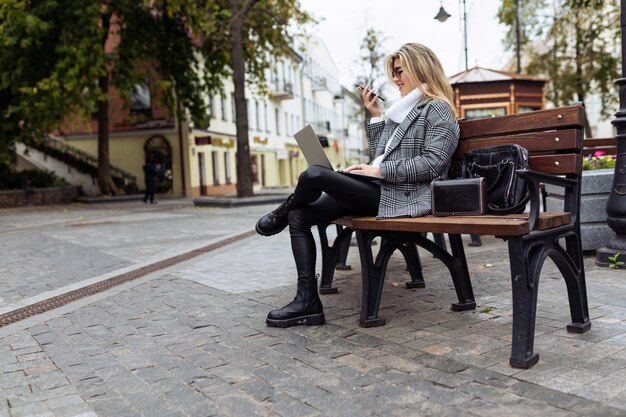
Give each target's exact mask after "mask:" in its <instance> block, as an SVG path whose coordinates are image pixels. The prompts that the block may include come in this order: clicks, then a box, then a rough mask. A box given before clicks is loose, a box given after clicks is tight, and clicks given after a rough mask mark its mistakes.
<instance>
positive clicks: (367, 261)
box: [356, 230, 395, 327]
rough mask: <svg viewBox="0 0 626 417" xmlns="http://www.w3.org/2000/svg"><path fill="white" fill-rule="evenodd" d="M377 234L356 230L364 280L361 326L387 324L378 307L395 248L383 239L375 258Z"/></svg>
mask: <svg viewBox="0 0 626 417" xmlns="http://www.w3.org/2000/svg"><path fill="white" fill-rule="evenodd" d="M376 236H377V234H376V233H374V232H370V231H363V230H357V231H356V240H357V244H358V245H359V257H360V258H361V276H362V280H363V286H362V289H363V294H362V297H361V317H360V318H359V326H361V327H376V326H382V325H384V324H385V319H383V318H379V317H378V308H379V307H380V299H381V296H382V292H383V282H384V279H385V269H386V268H387V262H388V261H389V258H390V257H391V254H392V253H393V251H394V250H395V248H391V244H390V242H389V240H388V239H383V240H382V243H381V247H380V250H379V251H378V255H377V256H376V260H374V254H373V252H372V241H373V240H374V239H375V238H376Z"/></svg>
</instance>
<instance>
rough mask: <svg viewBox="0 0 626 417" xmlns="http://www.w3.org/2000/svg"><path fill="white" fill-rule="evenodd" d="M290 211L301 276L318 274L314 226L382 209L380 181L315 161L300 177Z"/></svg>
mask: <svg viewBox="0 0 626 417" xmlns="http://www.w3.org/2000/svg"><path fill="white" fill-rule="evenodd" d="M293 194H294V195H293V199H292V201H291V203H292V204H293V206H294V207H295V208H293V209H292V210H291V211H290V212H289V234H290V236H291V250H292V252H293V257H294V260H295V261H296V270H297V273H298V278H300V277H302V278H307V279H311V278H313V277H314V276H315V260H316V250H315V240H314V239H313V234H312V233H311V227H312V226H315V225H318V224H321V223H328V222H331V221H333V220H335V219H337V218H339V217H341V216H345V215H348V214H360V215H369V216H373V215H376V213H378V203H379V201H380V185H379V184H377V183H376V182H373V181H371V180H366V179H363V180H361V179H358V178H354V177H352V176H349V175H345V174H342V173H339V172H335V171H333V170H331V169H329V168H325V167H322V166H319V165H312V166H310V167H309V168H308V169H307V170H306V171H304V172H303V173H302V174H300V178H299V179H298V184H297V185H296V189H295V191H294V193H293Z"/></svg>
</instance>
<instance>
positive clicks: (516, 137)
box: [449, 106, 585, 179]
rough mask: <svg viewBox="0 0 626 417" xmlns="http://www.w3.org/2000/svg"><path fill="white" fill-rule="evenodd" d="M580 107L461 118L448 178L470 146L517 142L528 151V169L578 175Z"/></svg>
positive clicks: (580, 129)
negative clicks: (474, 118) (459, 137)
mask: <svg viewBox="0 0 626 417" xmlns="http://www.w3.org/2000/svg"><path fill="white" fill-rule="evenodd" d="M584 117H585V116H584V110H583V108H582V107H581V106H567V107H559V108H556V109H549V110H540V111H534V112H528V113H519V114H514V115H511V116H500V117H490V118H485V119H477V120H463V121H460V122H459V125H460V127H461V140H460V142H459V146H458V148H457V150H456V152H455V153H454V156H453V161H452V167H451V168H450V174H449V177H450V178H456V177H457V176H458V172H459V169H460V166H461V160H462V157H463V154H464V153H465V152H467V151H469V150H471V149H475V148H483V147H488V146H497V145H503V144H507V143H517V144H519V145H521V146H523V147H525V148H526V149H528V151H529V152H530V169H531V170H533V171H539V172H544V173H547V174H554V175H565V176H567V177H570V178H576V179H577V178H578V176H579V175H580V173H581V170H582V148H583V138H584V133H583V127H584Z"/></svg>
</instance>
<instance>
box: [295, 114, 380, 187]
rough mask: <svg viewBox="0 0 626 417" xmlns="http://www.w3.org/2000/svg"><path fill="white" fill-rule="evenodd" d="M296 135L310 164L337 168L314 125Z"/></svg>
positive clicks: (368, 177)
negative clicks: (333, 164) (323, 146)
mask: <svg viewBox="0 0 626 417" xmlns="http://www.w3.org/2000/svg"><path fill="white" fill-rule="evenodd" d="M294 137H295V138H296V142H298V146H300V150H302V154H303V155H304V159H306V161H307V163H308V164H309V166H311V165H321V166H323V167H326V168H330V169H332V170H335V169H334V168H333V166H332V164H331V163H330V161H329V160H328V156H326V153H325V152H324V148H322V144H321V143H320V140H319V138H318V137H317V135H316V134H315V131H314V130H313V127H311V125H306V126H304V128H303V129H302V130H299V131H297V132H296V133H295V134H294ZM335 171H337V172H340V173H342V174H345V175H349V176H351V177H355V178H359V179H367V180H378V181H380V179H381V178H380V177H376V176H374V175H364V174H356V173H354V172H346V171H342V170H335Z"/></svg>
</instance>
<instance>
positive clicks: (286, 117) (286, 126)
mask: <svg viewBox="0 0 626 417" xmlns="http://www.w3.org/2000/svg"><path fill="white" fill-rule="evenodd" d="M285 134H286V135H288V134H289V115H288V114H287V112H285Z"/></svg>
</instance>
